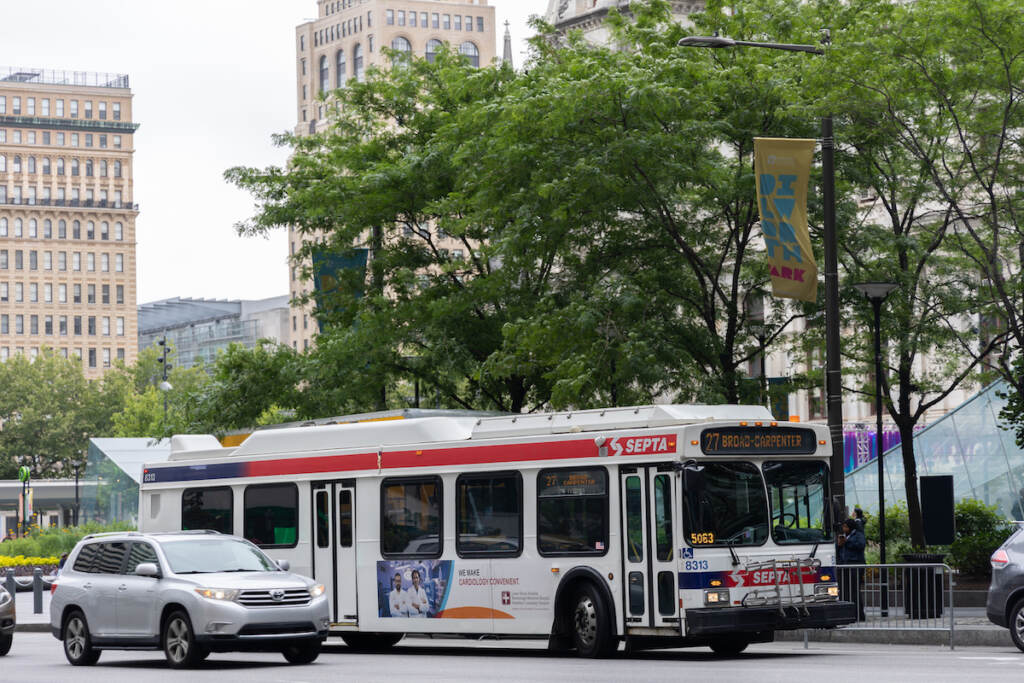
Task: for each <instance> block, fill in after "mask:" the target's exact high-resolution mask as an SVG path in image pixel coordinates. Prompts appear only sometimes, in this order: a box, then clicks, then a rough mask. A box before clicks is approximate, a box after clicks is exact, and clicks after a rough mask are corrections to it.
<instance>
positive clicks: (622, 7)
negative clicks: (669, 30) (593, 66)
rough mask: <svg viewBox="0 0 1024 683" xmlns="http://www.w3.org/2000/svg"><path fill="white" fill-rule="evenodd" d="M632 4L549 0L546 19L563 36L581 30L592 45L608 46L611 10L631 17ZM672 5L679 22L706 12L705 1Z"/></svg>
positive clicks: (626, 0)
mask: <svg viewBox="0 0 1024 683" xmlns="http://www.w3.org/2000/svg"><path fill="white" fill-rule="evenodd" d="M629 4H630V0H548V10H547V12H545V13H544V20H545V21H547V22H548V23H549V24H552V25H553V26H554V27H555V28H557V29H558V30H559V31H561V32H563V33H567V32H569V31H582V32H583V35H584V37H585V38H586V39H587V40H588V41H589V42H591V43H595V44H598V45H607V44H608V43H609V42H611V32H610V31H609V30H608V28H607V27H606V26H605V19H607V18H608V10H610V9H612V8H613V7H614V8H616V9H618V10H619V12H621V13H622V14H624V15H626V16H629V14H630V9H629ZM671 4H672V14H673V15H674V16H675V17H676V18H677V19H684V18H685V17H686V16H687V15H688V14H691V13H693V12H700V11H702V10H703V9H704V0H688V1H683V2H680V1H678V0H676V1H674V2H672V3H671Z"/></svg>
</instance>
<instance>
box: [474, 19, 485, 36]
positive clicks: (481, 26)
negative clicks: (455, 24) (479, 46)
mask: <svg viewBox="0 0 1024 683" xmlns="http://www.w3.org/2000/svg"><path fill="white" fill-rule="evenodd" d="M476 30H477V31H479V32H480V33H483V32H484V18H483V17H477V18H476Z"/></svg>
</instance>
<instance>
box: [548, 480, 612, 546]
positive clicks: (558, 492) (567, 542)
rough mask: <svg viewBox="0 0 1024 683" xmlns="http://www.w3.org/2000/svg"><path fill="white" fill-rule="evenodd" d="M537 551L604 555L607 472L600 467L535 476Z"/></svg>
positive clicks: (605, 542)
mask: <svg viewBox="0 0 1024 683" xmlns="http://www.w3.org/2000/svg"><path fill="white" fill-rule="evenodd" d="M537 550H538V551H539V552H540V554H541V555H544V556H552V555H604V554H605V553H607V552H608V471H607V470H606V469H605V468H603V467H591V468H561V469H548V470H541V471H540V472H539V473H538V474H537Z"/></svg>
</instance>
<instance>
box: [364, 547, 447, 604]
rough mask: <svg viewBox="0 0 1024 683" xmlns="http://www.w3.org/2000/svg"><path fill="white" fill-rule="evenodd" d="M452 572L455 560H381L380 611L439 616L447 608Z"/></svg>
mask: <svg viewBox="0 0 1024 683" xmlns="http://www.w3.org/2000/svg"><path fill="white" fill-rule="evenodd" d="M451 572H452V561H451V560H391V561H381V562H378V563H377V590H378V595H377V606H378V615H379V616H381V617H391V618H402V617H404V618H414V619H433V618H437V617H438V615H439V614H440V612H441V611H442V610H443V609H444V602H445V597H446V594H447V590H448V585H449V581H450V579H451Z"/></svg>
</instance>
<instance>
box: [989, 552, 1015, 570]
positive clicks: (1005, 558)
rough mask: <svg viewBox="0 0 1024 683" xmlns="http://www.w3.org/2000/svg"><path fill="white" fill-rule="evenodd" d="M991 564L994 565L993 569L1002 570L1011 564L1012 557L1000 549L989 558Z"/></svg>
mask: <svg viewBox="0 0 1024 683" xmlns="http://www.w3.org/2000/svg"><path fill="white" fill-rule="evenodd" d="M989 562H991V563H992V568H993V569H1002V568H1003V567H1005V566H1006V565H1007V564H1009V563H1010V556H1009V555H1007V554H1006V551H1005V550H1003V549H1002V548H1000V549H999V550H997V551H995V552H994V553H992V557H991V558H989Z"/></svg>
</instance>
